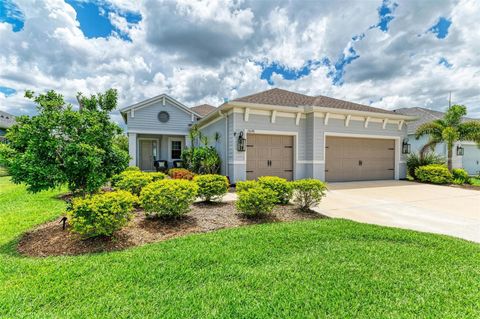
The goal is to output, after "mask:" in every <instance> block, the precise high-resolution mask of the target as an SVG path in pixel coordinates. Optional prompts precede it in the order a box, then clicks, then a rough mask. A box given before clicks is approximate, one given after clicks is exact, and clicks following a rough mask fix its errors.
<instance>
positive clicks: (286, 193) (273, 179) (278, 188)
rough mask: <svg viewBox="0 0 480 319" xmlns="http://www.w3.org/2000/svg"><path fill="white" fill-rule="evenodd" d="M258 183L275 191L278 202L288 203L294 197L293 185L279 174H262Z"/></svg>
mask: <svg viewBox="0 0 480 319" xmlns="http://www.w3.org/2000/svg"><path fill="white" fill-rule="evenodd" d="M258 183H259V184H260V185H261V186H263V187H265V188H268V189H270V190H272V191H274V192H275V194H276V196H277V203H279V204H288V202H289V201H290V199H291V198H292V185H291V183H289V182H288V181H287V180H286V179H285V178H281V177H278V176H262V177H260V178H259V179H258Z"/></svg>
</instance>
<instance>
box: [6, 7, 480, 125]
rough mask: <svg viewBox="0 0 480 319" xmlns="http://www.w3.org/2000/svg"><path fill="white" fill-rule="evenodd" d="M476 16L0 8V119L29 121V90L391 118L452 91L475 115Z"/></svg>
mask: <svg viewBox="0 0 480 319" xmlns="http://www.w3.org/2000/svg"><path fill="white" fill-rule="evenodd" d="M479 15H480V5H479V3H478V1H473V0H459V1H457V0H438V1H430V2H405V1H393V0H369V1H363V2H361V3H359V2H358V1H354V0H345V1H342V2H332V1H326V0H325V1H322V0H320V1H314V2H313V1H312V2H301V1H294V2H292V1H283V0H279V1H268V2H259V1H253V0H245V1H244V2H238V1H233V0H232V1H230V0H225V1H219V0H207V2H206V3H200V2H188V1H187V2H185V1H182V2H178V3H174V2H173V1H161V0H145V1H141V2H137V1H122V0H95V1H88V0H66V2H61V1H54V0H44V1H41V2H40V3H38V5H36V6H29V5H28V1H27V0H4V1H1V2H0V27H2V26H3V28H0V39H2V40H1V41H2V42H3V45H2V46H0V61H3V62H2V63H3V65H4V67H3V68H2V69H1V70H0V109H4V110H10V111H12V112H14V113H22V112H26V113H29V112H32V106H31V105H30V104H28V102H27V101H25V99H23V97H22V96H23V91H24V90H25V89H34V90H37V91H39V90H40V91H41V90H46V89H57V90H60V91H62V92H64V94H65V95H66V96H68V97H69V98H70V99H71V100H72V101H74V96H75V94H76V92H77V91H79V90H81V91H85V92H86V93H94V92H97V91H102V90H105V89H107V88H109V87H116V88H118V89H119V91H120V98H121V100H120V102H121V104H122V106H123V105H127V104H129V103H133V102H136V101H139V100H141V99H143V98H148V97H151V96H153V95H156V94H161V93H164V92H165V93H168V94H170V95H172V96H174V97H175V98H177V99H179V100H181V101H182V102H184V103H186V104H188V105H194V104H197V103H198V104H199V103H210V104H220V103H221V102H222V100H223V98H224V97H227V98H230V99H231V98H235V97H236V96H239V95H246V94H250V93H252V92H255V91H260V90H264V89H268V88H270V87H273V86H274V87H282V88H285V89H291V90H294V91H299V92H303V93H308V94H324V95H330V96H333V97H337V98H344V99H348V100H353V101H357V102H360V103H366V104H371V105H373V106H378V107H385V108H388V109H392V108H395V107H404V106H410V105H414V106H424V107H429V108H435V109H441V108H442V107H444V106H445V101H446V96H447V95H448V92H449V91H453V96H454V98H455V97H456V98H458V100H459V102H461V103H464V104H467V105H468V104H470V106H469V107H470V109H471V110H472V112H474V113H475V112H476V113H477V114H479V116H480V105H479V104H480V99H479V98H478V97H477V94H475V93H474V92H476V91H477V89H478V91H480V88H479V87H478V84H475V83H478V80H477V79H476V77H477V76H478V74H480V65H479V64H480V63H477V61H478V60H479V59H478V58H477V53H476V52H477V51H478V50H479V49H480V48H479V46H478V44H477V43H479V42H480V39H479V35H478V33H475V32H474V30H478V18H477V17H478V16H479ZM39 17H41V18H39ZM469 77H470V78H469Z"/></svg>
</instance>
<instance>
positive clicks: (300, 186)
mask: <svg viewBox="0 0 480 319" xmlns="http://www.w3.org/2000/svg"><path fill="white" fill-rule="evenodd" d="M326 190H327V185H325V183H323V182H322V181H319V180H318V179H311V178H307V179H300V180H297V181H294V182H293V202H294V203H295V204H296V205H298V206H299V208H300V209H301V210H308V209H310V208H312V207H314V206H316V205H318V204H320V201H321V200H322V197H323V196H325V191H326Z"/></svg>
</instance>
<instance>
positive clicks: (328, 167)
mask: <svg viewBox="0 0 480 319" xmlns="http://www.w3.org/2000/svg"><path fill="white" fill-rule="evenodd" d="M394 168H395V140H391V139H373V138H352V137H337V136H327V137H326V146H325V180H326V181H328V182H345V181H363V180H383V179H394V176H395V169H394Z"/></svg>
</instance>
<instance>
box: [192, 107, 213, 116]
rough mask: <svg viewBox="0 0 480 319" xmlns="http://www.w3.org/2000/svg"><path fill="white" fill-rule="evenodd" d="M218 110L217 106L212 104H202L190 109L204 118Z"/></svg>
mask: <svg viewBox="0 0 480 319" xmlns="http://www.w3.org/2000/svg"><path fill="white" fill-rule="evenodd" d="M216 109H217V108H216V107H215V106H212V105H210V104H201V105H197V106H193V107H191V108H190V110H192V111H194V112H196V113H198V114H200V115H201V116H202V117H204V116H205V115H207V114H209V113H211V112H213V111H215V110H216Z"/></svg>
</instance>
